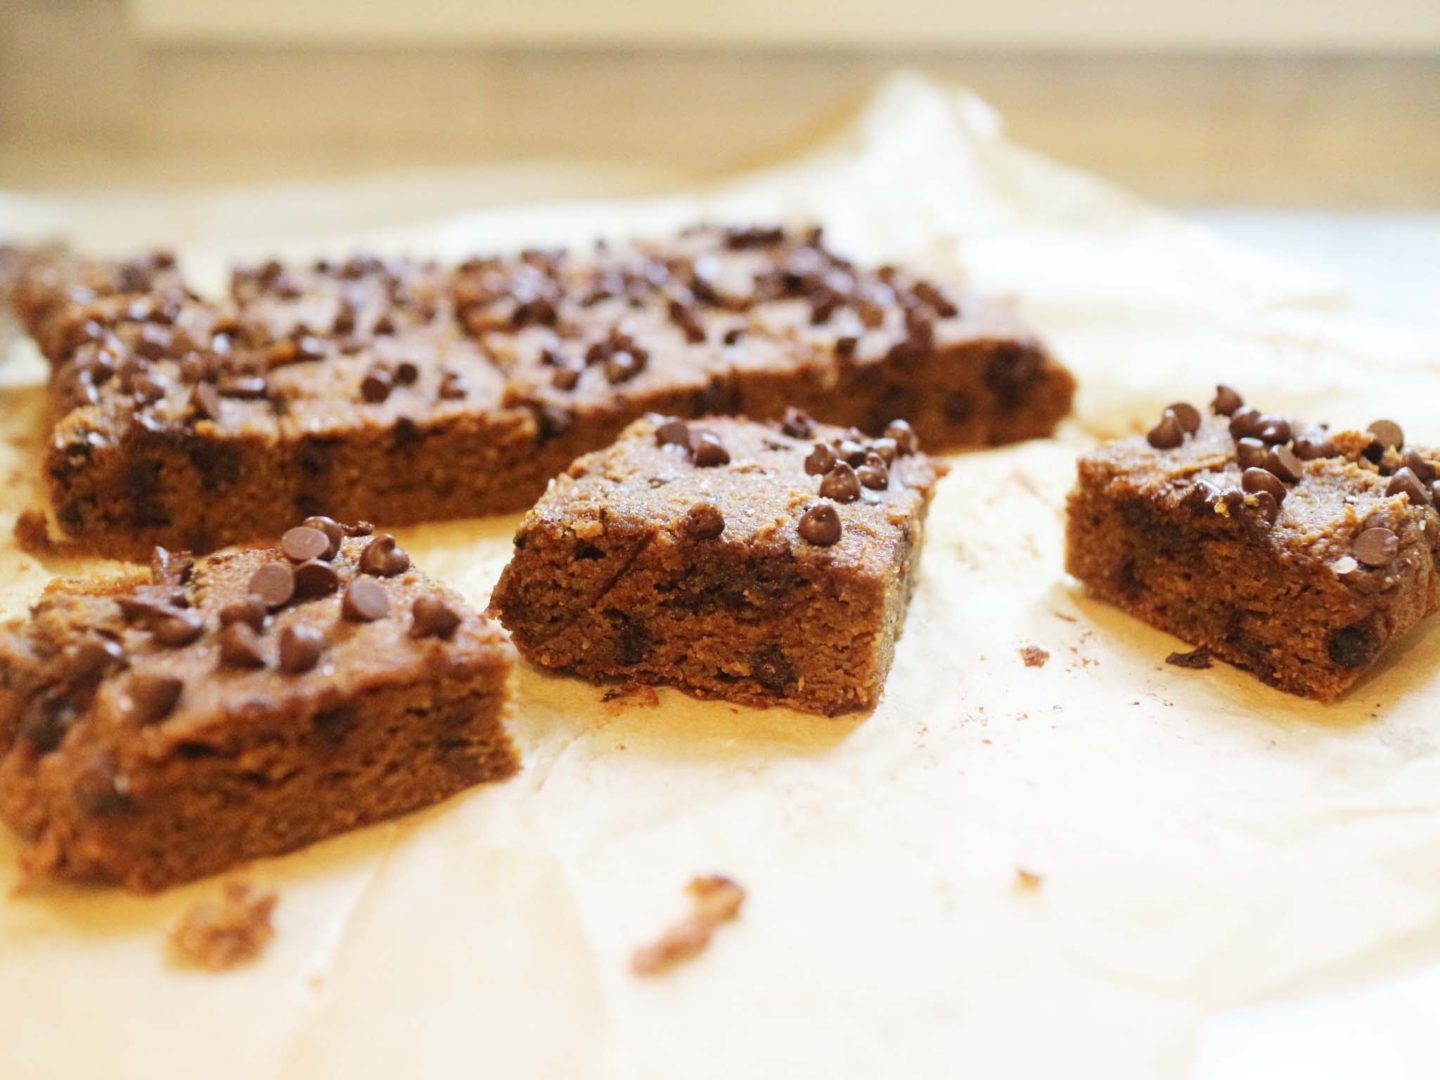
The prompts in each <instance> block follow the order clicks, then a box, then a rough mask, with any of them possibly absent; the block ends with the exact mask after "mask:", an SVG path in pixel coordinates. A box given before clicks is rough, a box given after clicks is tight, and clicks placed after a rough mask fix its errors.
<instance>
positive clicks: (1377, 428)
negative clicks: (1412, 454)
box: [1365, 420, 1405, 450]
mask: <svg viewBox="0 0 1440 1080" xmlns="http://www.w3.org/2000/svg"><path fill="white" fill-rule="evenodd" d="M1365 430H1366V431H1368V432H1370V434H1371V435H1374V436H1375V438H1376V439H1378V440H1379V442H1380V445H1381V446H1383V447H1384V448H1385V449H1387V450H1399V449H1400V448H1401V447H1403V446H1404V445H1405V432H1404V431H1402V430H1401V429H1400V425H1399V424H1397V423H1395V421H1394V420H1376V421H1375V422H1374V423H1373V424H1371V425H1370V426H1369V427H1368V428H1366V429H1365Z"/></svg>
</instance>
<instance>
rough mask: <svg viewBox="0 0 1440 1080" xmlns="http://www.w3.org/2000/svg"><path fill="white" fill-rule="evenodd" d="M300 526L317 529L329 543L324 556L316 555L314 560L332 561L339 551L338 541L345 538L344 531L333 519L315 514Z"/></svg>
mask: <svg viewBox="0 0 1440 1080" xmlns="http://www.w3.org/2000/svg"><path fill="white" fill-rule="evenodd" d="M301 524H302V525H304V526H305V528H307V529H319V530H320V531H321V532H322V533H324V534H325V539H326V540H327V541H328V542H329V546H328V547H327V548H326V551H325V554H323V555H317V556H316V558H319V559H333V558H334V557H335V556H336V554H337V553H338V552H339V551H340V541H341V540H343V539H344V537H345V530H344V528H342V527H341V525H340V523H339V522H338V521H336V520H335V519H334V518H328V517H326V516H325V515H323V514H315V515H313V516H312V517H308V518H306V519H305V520H304V521H303V522H301Z"/></svg>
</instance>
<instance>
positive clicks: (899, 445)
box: [885, 420, 920, 455]
mask: <svg viewBox="0 0 1440 1080" xmlns="http://www.w3.org/2000/svg"><path fill="white" fill-rule="evenodd" d="M885 437H886V438H887V439H894V440H895V449H896V450H897V451H898V452H899V453H900V454H902V455H903V454H914V453H916V452H918V451H919V449H920V436H918V435H916V434H915V429H914V428H912V427H911V426H910V424H909V423H908V422H907V421H905V420H891V421H890V423H888V424H886V425H885Z"/></svg>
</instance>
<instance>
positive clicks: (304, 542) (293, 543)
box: [280, 525, 330, 563]
mask: <svg viewBox="0 0 1440 1080" xmlns="http://www.w3.org/2000/svg"><path fill="white" fill-rule="evenodd" d="M280 550H281V551H283V552H284V553H285V557H286V558H287V559H289V560H290V561H291V562H295V563H303V562H308V561H309V560H311V559H320V558H326V557H328V555H329V554H330V537H329V536H327V535H326V534H325V533H324V532H322V531H321V530H319V529H313V528H311V527H310V526H309V525H297V526H295V528H293V529H287V530H286V531H285V535H284V536H282V537H280Z"/></svg>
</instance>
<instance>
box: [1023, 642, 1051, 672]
mask: <svg viewBox="0 0 1440 1080" xmlns="http://www.w3.org/2000/svg"><path fill="white" fill-rule="evenodd" d="M1020 659H1021V660H1024V661H1025V666H1026V667H1044V666H1045V661H1047V660H1049V659H1050V654H1049V653H1048V652H1046V651H1045V650H1044V649H1042V648H1040V646H1039V645H1025V646H1022V647H1021V649H1020Z"/></svg>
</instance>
